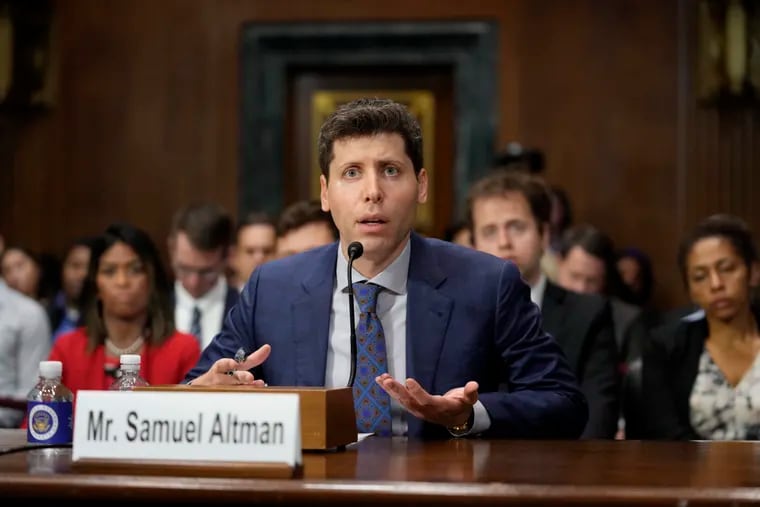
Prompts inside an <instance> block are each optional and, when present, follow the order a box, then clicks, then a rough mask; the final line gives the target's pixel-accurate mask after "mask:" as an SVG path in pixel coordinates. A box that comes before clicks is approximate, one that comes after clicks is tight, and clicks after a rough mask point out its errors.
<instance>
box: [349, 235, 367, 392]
mask: <svg viewBox="0 0 760 507" xmlns="http://www.w3.org/2000/svg"><path fill="white" fill-rule="evenodd" d="M363 253H364V246H363V245H362V244H361V243H359V242H358V241H354V242H353V243H351V244H350V245H348V273H347V276H346V278H347V279H348V320H349V323H350V324H351V374H350V375H349V377H348V387H353V385H354V380H355V378H356V355H357V350H356V348H357V347H356V323H355V322H354V284H353V281H352V278H353V273H352V271H353V269H354V261H355V260H356V259H358V258H359V257H361V256H362V254H363Z"/></svg>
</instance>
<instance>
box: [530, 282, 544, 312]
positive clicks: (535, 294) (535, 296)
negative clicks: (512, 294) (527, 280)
mask: <svg viewBox="0 0 760 507" xmlns="http://www.w3.org/2000/svg"><path fill="white" fill-rule="evenodd" d="M544 292H546V275H545V274H543V273H541V275H540V276H539V277H538V281H537V282H536V284H535V285H531V287H530V300H531V301H533V302H534V303H535V304H537V305H538V307H539V308H541V303H542V302H543V300H544Z"/></svg>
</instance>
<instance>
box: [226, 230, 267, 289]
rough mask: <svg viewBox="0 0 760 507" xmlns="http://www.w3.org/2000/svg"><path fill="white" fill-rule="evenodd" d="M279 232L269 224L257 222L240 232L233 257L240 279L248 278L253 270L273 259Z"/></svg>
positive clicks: (234, 266)
mask: <svg viewBox="0 0 760 507" xmlns="http://www.w3.org/2000/svg"><path fill="white" fill-rule="evenodd" d="M276 243H277V234H276V232H275V230H274V227H272V226H271V225H269V224H255V225H249V226H247V227H244V228H242V229H241V230H240V232H238V237H237V245H236V246H235V253H234V258H233V262H232V264H233V268H234V269H235V272H236V273H237V276H238V278H239V279H240V280H248V278H250V276H251V273H253V270H254V269H256V268H257V267H258V266H259V265H261V264H263V263H265V262H266V261H268V260H270V259H272V258H273V257H274V253H275V246H276Z"/></svg>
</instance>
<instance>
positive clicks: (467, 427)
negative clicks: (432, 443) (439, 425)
mask: <svg viewBox="0 0 760 507" xmlns="http://www.w3.org/2000/svg"><path fill="white" fill-rule="evenodd" d="M474 422H475V410H474V409H473V408H472V407H470V416H469V417H468V418H467V420H466V421H465V422H463V423H462V424H455V425H453V426H448V427H447V428H446V429H447V430H449V433H451V434H452V435H453V436H455V437H463V436H465V435H467V434H468V433H470V431H471V430H472V425H473V423H474Z"/></svg>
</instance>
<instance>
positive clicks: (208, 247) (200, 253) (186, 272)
mask: <svg viewBox="0 0 760 507" xmlns="http://www.w3.org/2000/svg"><path fill="white" fill-rule="evenodd" d="M232 229H233V226H232V219H231V218H230V215H229V214H228V213H227V212H226V211H225V210H224V208H222V207H221V206H219V205H217V204H213V203H201V204H195V205H191V206H187V207H185V208H182V209H180V210H179V211H178V212H177V213H176V214H175V216H174V220H173V222H172V229H171V232H170V234H169V240H168V243H169V245H168V246H169V254H170V257H171V263H172V268H173V270H174V276H175V278H176V280H175V282H174V322H175V325H176V326H177V329H178V330H180V331H183V332H186V333H190V334H192V335H194V336H196V337H197V338H198V341H199V343H200V346H201V349H203V348H205V347H206V345H208V344H209V343H210V342H211V340H212V339H213V337H214V335H216V334H217V333H218V332H219V330H220V329H221V327H222V321H223V320H224V316H225V315H226V314H227V312H228V311H229V310H230V308H232V306H233V305H234V304H235V303H236V302H237V298H238V292H237V291H236V290H235V289H234V288H232V287H229V286H228V285H227V281H226V278H225V276H224V270H225V267H226V265H227V255H228V253H229V248H230V243H231V240H232Z"/></svg>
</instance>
